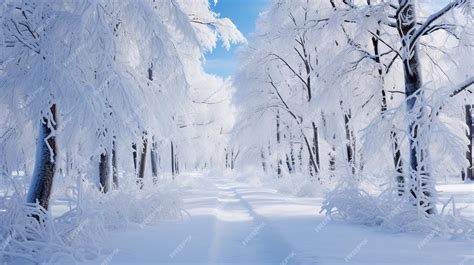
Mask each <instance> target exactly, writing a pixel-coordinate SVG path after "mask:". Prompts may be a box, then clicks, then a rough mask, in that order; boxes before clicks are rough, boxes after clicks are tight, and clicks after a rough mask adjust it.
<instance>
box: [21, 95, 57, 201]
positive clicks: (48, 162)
mask: <svg viewBox="0 0 474 265" xmlns="http://www.w3.org/2000/svg"><path fill="white" fill-rule="evenodd" d="M49 111H50V115H46V117H43V118H42V119H41V124H40V128H39V137H38V143H37V150H36V165H35V171H34V173H33V179H32V182H31V185H30V189H29V191H28V198H27V202H29V203H36V202H38V203H39V205H41V206H42V207H43V208H45V209H46V210H47V209H48V207H49V198H50V196H51V190H52V187H53V180H54V174H55V171H56V156H57V151H56V149H57V148H56V136H55V135H54V131H55V130H56V128H57V118H56V104H52V105H51V107H50V110H49Z"/></svg>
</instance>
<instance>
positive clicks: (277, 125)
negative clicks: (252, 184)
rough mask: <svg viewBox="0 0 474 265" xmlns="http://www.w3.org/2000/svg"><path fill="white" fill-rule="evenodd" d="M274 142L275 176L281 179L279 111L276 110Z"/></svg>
mask: <svg viewBox="0 0 474 265" xmlns="http://www.w3.org/2000/svg"><path fill="white" fill-rule="evenodd" d="M276 140H277V146H278V147H277V175H278V177H279V178H281V173H282V171H281V165H282V160H281V157H280V148H279V146H280V142H281V132H280V111H278V110H277V114H276Z"/></svg>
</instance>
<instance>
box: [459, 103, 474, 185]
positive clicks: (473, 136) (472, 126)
mask: <svg viewBox="0 0 474 265" xmlns="http://www.w3.org/2000/svg"><path fill="white" fill-rule="evenodd" d="M465 110H466V125H467V127H468V128H469V129H468V132H467V137H468V139H469V144H468V145H467V151H466V159H467V160H468V161H469V166H468V167H467V168H466V172H464V171H463V172H462V173H463V174H462V180H466V178H467V179H469V180H471V181H472V180H474V176H473V175H474V167H473V161H472V160H473V156H472V142H473V140H474V121H473V119H472V117H473V115H474V105H466V106H465Z"/></svg>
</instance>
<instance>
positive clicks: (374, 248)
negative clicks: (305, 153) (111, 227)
mask: <svg viewBox="0 0 474 265" xmlns="http://www.w3.org/2000/svg"><path fill="white" fill-rule="evenodd" d="M196 178H199V179H198V180H196V181H194V183H200V184H193V185H199V186H197V187H193V188H191V189H187V190H186V194H185V195H184V202H185V205H184V206H185V209H186V211H187V212H188V213H189V214H190V217H186V218H185V219H184V220H182V221H179V222H165V223H159V224H157V225H154V226H145V227H140V226H137V227H136V228H135V227H132V228H130V229H129V230H128V231H127V232H119V233H114V234H113V235H112V236H111V238H110V240H109V241H108V243H107V246H106V249H107V253H108V254H107V253H106V254H105V255H104V257H103V258H102V260H98V261H95V262H94V263H88V264H104V265H108V264H110V265H114V264H137V265H140V264H245V265H247V264H248V265H253V264H255V265H257V264H259V265H266V264H282V265H287V264H288V265H289V264H329V265H337V264H374V265H375V264H410V265H417V264H420V265H421V264H440V265H441V264H443V265H446V264H466V265H467V264H474V257H473V256H472V255H473V254H474V246H473V245H472V243H469V242H463V241H460V242H456V241H448V240H442V239H437V238H435V239H433V238H432V236H431V237H430V236H429V235H428V236H413V235H406V234H389V233H386V232H384V231H377V229H376V228H370V227H363V226H354V225H347V224H341V223H337V222H334V221H331V220H329V219H326V218H325V217H324V216H322V215H320V214H319V207H320V203H321V199H317V198H316V199H315V198H311V199H309V198H293V197H290V196H288V195H284V194H280V193H278V192H276V191H275V190H272V189H267V188H254V187H250V186H248V185H247V184H243V183H237V182H233V181H229V180H224V179H216V178H214V179H205V178H202V177H196Z"/></svg>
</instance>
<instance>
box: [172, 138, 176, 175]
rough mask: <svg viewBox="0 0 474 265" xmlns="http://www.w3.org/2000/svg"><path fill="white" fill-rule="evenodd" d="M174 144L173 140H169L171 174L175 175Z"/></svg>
mask: <svg viewBox="0 0 474 265" xmlns="http://www.w3.org/2000/svg"><path fill="white" fill-rule="evenodd" d="M174 158H175V157H174V145H173V141H171V175H172V176H173V178H174V176H175V175H176V172H175V168H176V165H175V162H174Z"/></svg>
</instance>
